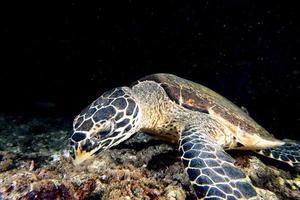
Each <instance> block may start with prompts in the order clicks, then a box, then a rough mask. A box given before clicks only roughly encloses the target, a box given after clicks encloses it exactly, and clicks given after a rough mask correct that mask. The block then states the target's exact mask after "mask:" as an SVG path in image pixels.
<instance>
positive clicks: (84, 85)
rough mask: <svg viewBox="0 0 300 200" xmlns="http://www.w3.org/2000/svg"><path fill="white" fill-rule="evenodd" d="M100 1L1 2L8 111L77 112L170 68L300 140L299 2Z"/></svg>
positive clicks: (4, 106) (27, 113)
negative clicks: (111, 91) (108, 92)
mask: <svg viewBox="0 0 300 200" xmlns="http://www.w3.org/2000/svg"><path fill="white" fill-rule="evenodd" d="M95 2H96V3H95ZM95 2H93V3H90V1H75V0H73V1H60V2H59V3H54V2H51V1H49V2H45V1H39V2H30V3H29V2H27V1H26V2H23V3H22V4H17V3H11V4H10V5H3V6H2V8H1V10H2V15H3V16H2V24H1V33H2V34H3V35H2V37H1V49H2V56H3V58H2V59H1V104H0V105H1V112H3V113H6V114H9V115H11V114H13V115H16V116H18V115H22V116H28V117H32V116H48V117H49V116H50V117H51V116H53V117H57V116H60V117H62V116H63V117H65V119H66V120H71V118H72V117H74V116H75V115H76V114H78V113H79V112H80V110H81V109H82V108H83V107H85V106H86V105H87V104H89V103H90V102H91V101H93V100H94V99H95V98H97V97H98V96H99V95H100V94H101V93H102V92H104V91H106V90H108V89H110V88H113V87H116V86H123V85H130V83H131V82H133V81H135V80H136V79H138V78H140V77H142V76H144V75H147V74H150V73H156V72H168V73H174V74H176V75H178V76H182V77H184V78H187V79H190V80H193V81H195V82H198V83H201V84H203V85H206V86H208V87H210V88H212V89H214V90H215V91H217V92H219V93H220V94H222V95H224V96H226V97H227V98H228V99H230V100H232V101H233V102H235V103H236V104H237V105H239V106H244V107H246V108H247V109H248V111H249V112H250V115H251V116H252V117H253V118H254V119H256V120H257V121H258V122H259V123H260V124H261V125H263V126H264V127H265V128H266V129H267V130H269V131H270V132H272V133H273V134H274V135H276V136H277V137H279V138H293V139H298V140H299V139H300V114H299V113H300V81H299V80H300V67H299V64H300V56H299V52H300V51H299V50H300V49H299V47H300V29H299V19H300V16H299V7H297V6H296V1H295V3H293V2H292V1H291V2H290V1H242V2H241V1H234V0H228V1H195V2H194V3H192V2H183V1H181V2H179V1H178V2H176V1H175V2H172V1H159V3H155V2H152V1H151V3H145V2H144V3H143V4H142V3H140V2H141V1H122V2H121V1H120V2H115V3H112V2H111V4H106V3H104V2H103V1H95ZM3 52H4V54H3Z"/></svg>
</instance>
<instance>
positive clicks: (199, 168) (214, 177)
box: [179, 126, 260, 200]
mask: <svg viewBox="0 0 300 200" xmlns="http://www.w3.org/2000/svg"><path fill="white" fill-rule="evenodd" d="M205 131H206V130H205V129H202V128H201V127H198V126H197V127H193V126H189V127H186V128H185V129H184V130H183V131H182V133H181V136H180V144H179V145H180V146H179V148H180V152H181V154H182V157H181V159H182V162H183V163H184V166H185V168H186V171H187V174H188V176H189V179H190V181H191V183H192V186H193V188H194V190H195V192H196V195H197V197H198V198H199V199H206V200H208V199H214V200H225V199H226V200H234V199H260V198H259V196H258V194H257V193H256V191H255V189H254V187H253V186H252V185H251V184H250V183H249V182H248V180H247V177H246V175H245V174H244V173H243V172H242V170H241V169H239V168H237V167H236V166H234V159H233V158H232V157H231V156H230V155H228V154H227V153H226V152H225V151H224V150H223V149H222V147H221V146H220V145H219V144H217V142H216V141H214V140H213V139H212V138H211V137H210V136H209V135H208V134H209V133H206V132H205Z"/></svg>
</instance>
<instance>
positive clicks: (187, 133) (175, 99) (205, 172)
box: [70, 74, 300, 200]
mask: <svg viewBox="0 0 300 200" xmlns="http://www.w3.org/2000/svg"><path fill="white" fill-rule="evenodd" d="M138 131H143V132H146V133H149V134H151V135H154V136H156V137H158V138H161V139H164V140H167V141H169V142H176V143H178V144H179V150H180V152H181V155H182V157H181V158H182V162H183V164H184V166H185V168H186V171H187V174H188V176H189V178H190V181H191V184H192V185H193V187H194V189H195V193H196V195H197V197H198V198H201V199H202V198H204V199H215V200H218V199H220V200H224V199H227V200H234V199H260V197H259V195H258V194H257V192H256V190H255V187H254V186H253V185H252V184H251V182H250V180H249V178H248V177H247V176H246V175H245V174H244V172H243V171H242V170H241V169H239V168H238V167H237V166H235V165H234V162H235V161H234V159H233V158H232V157H231V156H230V155H229V154H227V153H226V152H225V151H224V150H226V149H245V150H253V151H255V152H257V153H260V154H262V155H265V156H267V157H270V158H273V159H276V160H280V161H283V162H286V163H288V164H289V165H291V166H297V165H298V164H299V161H300V153H299V149H300V145H299V143H297V142H286V141H281V140H278V139H276V138H274V137H273V136H272V135H271V134H269V133H268V132H267V131H266V130H265V129H264V128H263V127H261V126H260V125H259V124H258V123H256V122H255V121H254V120H253V119H252V118H251V117H250V116H249V115H248V114H247V113H245V112H244V111H243V110H242V109H240V108H239V107H237V106H236V105H234V104H233V103H232V102H230V101H229V100H227V99H226V98H224V97H222V96H221V95H219V94H217V93H216V92H214V91H212V90H210V89H208V88H206V87H204V86H202V85H200V84H197V83H194V82H192V81H188V80H185V79H183V78H180V77H177V76H175V75H171V74H154V75H150V76H146V77H144V78H142V79H140V80H139V81H137V82H135V83H134V84H133V85H132V86H131V87H130V88H129V87H120V88H116V89H114V90H111V91H108V92H105V93H104V94H103V95H102V96H101V97H99V98H98V99H97V100H95V101H94V102H93V103H92V104H91V105H90V106H88V107H87V108H86V109H84V110H83V111H82V112H81V114H79V115H78V116H77V117H76V118H75V120H74V133H73V135H72V137H71V139H70V155H71V156H72V158H73V162H74V164H80V163H82V162H84V161H85V160H86V159H89V158H91V157H93V156H94V155H96V154H97V153H100V152H101V151H102V150H105V149H108V148H110V147H112V146H114V145H117V144H119V143H120V142H122V141H125V140H126V139H128V138H129V137H130V136H132V135H133V134H135V133H136V132H138Z"/></svg>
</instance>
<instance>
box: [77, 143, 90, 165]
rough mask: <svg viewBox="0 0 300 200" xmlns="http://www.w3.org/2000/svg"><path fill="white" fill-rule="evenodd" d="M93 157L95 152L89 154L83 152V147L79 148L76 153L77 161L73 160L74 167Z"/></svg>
mask: <svg viewBox="0 0 300 200" xmlns="http://www.w3.org/2000/svg"><path fill="white" fill-rule="evenodd" d="M92 157H93V152H87V151H84V150H82V147H81V146H79V147H78V148H77V149H76V151H75V159H74V160H73V164H74V165H79V164H80V163H82V162H83V161H85V160H87V159H90V158H92Z"/></svg>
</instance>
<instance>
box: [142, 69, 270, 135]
mask: <svg viewBox="0 0 300 200" xmlns="http://www.w3.org/2000/svg"><path fill="white" fill-rule="evenodd" d="M145 80H148V81H155V82H157V83H159V84H160V85H161V86H162V87H163V88H164V90H165V91H166V93H167V95H168V96H169V98H170V99H171V100H173V101H175V102H176V103H177V104H179V105H181V106H183V107H185V108H187V109H190V110H194V111H199V112H202V113H206V114H209V115H211V116H212V118H214V119H216V120H218V121H219V122H221V123H222V124H225V125H226V126H227V127H229V128H230V129H232V130H233V131H239V130H243V131H244V132H246V133H249V134H256V135H258V136H260V137H264V138H268V139H269V140H273V139H274V138H273V136H272V135H271V134H270V133H268V132H267V131H266V130H265V129H264V128H263V127H261V126H260V125H259V124H258V123H256V122H255V121H254V120H253V119H252V118H251V117H250V116H249V115H248V114H247V113H246V112H245V111H243V110H242V109H241V108H239V107H238V106H236V105H235V104H233V103H232V102H231V101H229V100H228V99H226V98H225V97H223V96H221V95H220V94H218V93H216V92H214V91H212V90H211V89H209V88H207V87H205V86H203V85H200V84H198V83H195V82H192V81H189V80H186V79H183V78H180V77H178V76H175V75H172V74H152V75H148V76H145V77H143V78H141V79H140V80H139V81H145Z"/></svg>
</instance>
